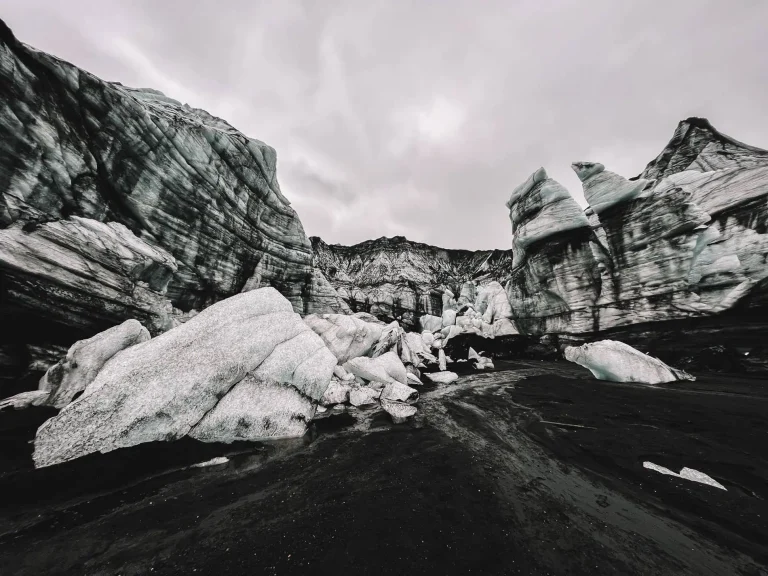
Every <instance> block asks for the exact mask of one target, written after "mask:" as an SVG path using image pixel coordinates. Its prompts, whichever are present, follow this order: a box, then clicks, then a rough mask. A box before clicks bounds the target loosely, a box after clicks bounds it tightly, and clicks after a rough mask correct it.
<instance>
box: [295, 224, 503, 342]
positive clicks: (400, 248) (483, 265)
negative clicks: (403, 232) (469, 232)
mask: <svg viewBox="0 0 768 576" xmlns="http://www.w3.org/2000/svg"><path fill="white" fill-rule="evenodd" d="M310 240H311V241H312V250H313V252H314V254H315V263H316V265H317V267H318V268H320V269H321V270H322V271H323V273H324V274H325V276H326V278H327V279H328V281H329V282H330V283H331V285H332V286H333V287H334V288H335V289H336V291H337V292H338V294H339V296H340V297H341V298H343V299H344V301H345V302H346V303H347V304H348V305H349V307H350V308H351V309H352V310H353V311H354V312H369V313H371V314H374V315H376V316H377V317H379V318H381V319H385V320H398V321H399V322H401V323H403V324H404V325H405V326H407V327H409V328H411V329H412V328H414V327H415V326H416V324H417V321H418V318H419V316H421V315H422V314H432V315H436V316H439V315H440V314H441V313H442V310H443V305H442V294H443V290H444V289H445V288H448V289H450V290H451V291H452V292H453V293H454V294H457V295H460V294H462V287H463V286H464V284H465V283H466V282H469V281H475V282H478V283H484V282H490V281H492V280H495V279H496V278H499V277H501V276H503V275H504V273H505V272H504V271H505V270H508V269H509V268H511V264H512V251H511V250H480V251H476V252H473V251H471V250H446V249H444V248H437V247H436V246H430V245H428V244H421V243H419V242H411V241H409V240H406V239H405V238H404V237H402V236H395V237H394V238H379V239H378V240H367V241H365V242H361V243H360V244H355V245H354V246H341V245H339V244H333V245H329V244H326V243H325V242H323V241H322V240H321V239H320V238H317V237H315V236H313V237H312V238H310ZM469 288H470V286H466V288H465V290H464V291H465V292H466V291H467V289H469Z"/></svg>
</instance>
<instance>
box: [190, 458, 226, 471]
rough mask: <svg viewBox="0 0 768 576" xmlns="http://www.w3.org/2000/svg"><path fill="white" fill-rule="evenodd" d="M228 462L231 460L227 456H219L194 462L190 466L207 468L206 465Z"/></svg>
mask: <svg viewBox="0 0 768 576" xmlns="http://www.w3.org/2000/svg"><path fill="white" fill-rule="evenodd" d="M227 462H229V458H227V457H226V456H219V457H217V458H214V459H212V460H207V461H205V462H199V463H198V464H192V466H190V468H205V467H206V466H218V465H220V464H226V463H227Z"/></svg>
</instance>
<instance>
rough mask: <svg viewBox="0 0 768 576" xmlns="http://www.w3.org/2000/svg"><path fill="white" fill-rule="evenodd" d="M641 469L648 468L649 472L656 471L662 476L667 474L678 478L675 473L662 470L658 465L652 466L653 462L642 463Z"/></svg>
mask: <svg viewBox="0 0 768 576" xmlns="http://www.w3.org/2000/svg"><path fill="white" fill-rule="evenodd" d="M643 468H649V469H650V470H656V472H661V473H662V474H669V475H670V476H680V474H678V473H677V472H672V470H670V469H669V468H664V467H663V466H659V465H658V464H654V463H653V462H643Z"/></svg>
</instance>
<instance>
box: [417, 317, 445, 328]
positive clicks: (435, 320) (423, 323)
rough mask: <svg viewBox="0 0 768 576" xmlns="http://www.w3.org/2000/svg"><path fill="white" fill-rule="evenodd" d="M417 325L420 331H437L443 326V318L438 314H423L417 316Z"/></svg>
mask: <svg viewBox="0 0 768 576" xmlns="http://www.w3.org/2000/svg"><path fill="white" fill-rule="evenodd" d="M419 326H420V327H421V330H422V332H425V331H426V332H437V331H438V330H440V329H441V328H442V327H443V319H442V317H440V316H433V315H431V314H424V315H423V316H421V317H420V318H419Z"/></svg>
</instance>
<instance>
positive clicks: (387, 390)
mask: <svg viewBox="0 0 768 576" xmlns="http://www.w3.org/2000/svg"><path fill="white" fill-rule="evenodd" d="M380 398H383V399H385V400H394V401H397V402H405V403H406V404H413V403H414V402H417V401H418V400H419V393H418V392H417V391H416V390H414V389H413V388H411V387H410V386H406V385H405V384H400V382H390V383H389V384H387V385H386V386H384V389H383V390H382V391H381V396H380Z"/></svg>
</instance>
